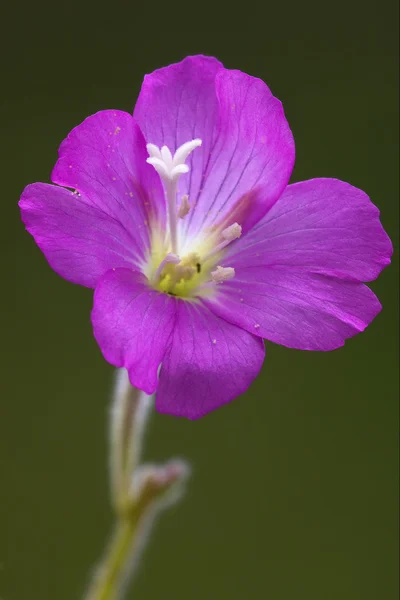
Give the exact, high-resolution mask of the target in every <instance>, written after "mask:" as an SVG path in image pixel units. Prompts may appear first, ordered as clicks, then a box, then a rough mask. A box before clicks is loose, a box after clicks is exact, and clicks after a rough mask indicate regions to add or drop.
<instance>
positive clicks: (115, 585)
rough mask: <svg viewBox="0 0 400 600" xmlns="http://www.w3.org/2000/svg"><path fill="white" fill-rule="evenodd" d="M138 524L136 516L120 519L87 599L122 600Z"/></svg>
mask: <svg viewBox="0 0 400 600" xmlns="http://www.w3.org/2000/svg"><path fill="white" fill-rule="evenodd" d="M137 525H138V522H137V519H136V517H135V516H127V517H122V518H121V519H120V520H119V522H118V523H117V525H116V528H115V531H114V533H113V536H112V538H111V542H110V544H109V547H108V549H107V551H106V555H105V557H104V559H103V561H102V563H101V564H100V566H99V567H98V571H97V573H96V574H95V577H94V579H93V582H92V584H91V586H90V588H89V592H88V594H87V596H86V600H120V598H121V592H122V588H123V587H124V584H125V578H126V573H127V570H128V565H129V563H130V562H131V561H132V560H133V555H134V552H135V538H136V533H137Z"/></svg>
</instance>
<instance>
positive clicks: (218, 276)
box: [211, 266, 235, 283]
mask: <svg viewBox="0 0 400 600" xmlns="http://www.w3.org/2000/svg"><path fill="white" fill-rule="evenodd" d="M211 277H212V280H213V281H214V282H215V283H223V282H224V281H229V279H233V278H234V277H235V269H234V268H233V267H220V266H218V267H217V268H216V270H215V271H211Z"/></svg>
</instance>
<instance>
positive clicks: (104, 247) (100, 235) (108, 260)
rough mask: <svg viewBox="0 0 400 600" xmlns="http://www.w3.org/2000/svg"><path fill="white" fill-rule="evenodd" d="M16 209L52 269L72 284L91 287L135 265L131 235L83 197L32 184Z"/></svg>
mask: <svg viewBox="0 0 400 600" xmlns="http://www.w3.org/2000/svg"><path fill="white" fill-rule="evenodd" d="M19 206H20V208H21V215H22V220H23V221H24V223H25V226H26V228H27V230H28V231H29V233H31V234H32V235H33V237H34V238H35V241H36V243H37V245H38V246H39V248H40V249H41V250H42V252H43V253H44V254H45V256H46V258H47V260H48V261H49V263H50V265H51V267H52V268H53V269H54V270H55V271H56V272H57V273H59V275H61V276H62V277H64V278H65V279H68V280H69V281H72V282H73V283H79V284H81V285H85V286H87V287H94V286H95V285H96V282H97V280H98V279H99V277H101V276H102V275H103V274H104V273H105V272H106V271H108V269H111V268H113V267H125V266H127V267H128V266H132V265H134V264H136V259H137V256H136V254H135V252H134V251H133V249H134V248H135V245H134V239H133V238H132V235H131V233H130V232H129V231H127V230H126V229H125V227H124V225H123V224H122V223H120V222H118V221H117V220H115V219H112V218H110V217H109V216H108V215H107V214H106V213H105V212H104V211H103V210H101V209H99V208H97V207H96V206H93V205H92V204H91V203H90V201H89V200H88V198H86V196H84V195H83V194H82V195H79V196H78V195H77V194H75V193H73V192H71V191H69V190H66V189H64V188H61V187H57V186H55V185H48V184H45V183H34V184H32V185H28V186H27V187H26V188H25V190H24V192H23V194H22V196H21V200H20V202H19Z"/></svg>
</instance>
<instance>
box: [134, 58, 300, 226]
mask: <svg viewBox="0 0 400 600" xmlns="http://www.w3.org/2000/svg"><path fill="white" fill-rule="evenodd" d="M134 116H135V119H137V121H138V123H139V125H140V127H141V129H142V131H143V133H144V135H145V138H146V141H147V142H149V143H152V144H156V145H157V146H159V147H161V146H163V145H166V146H168V147H169V148H170V150H171V151H173V152H174V151H175V150H176V149H177V148H178V147H179V146H180V145H181V144H183V143H185V142H187V141H188V140H192V139H195V138H200V139H202V141H203V144H202V146H201V148H196V150H195V151H194V152H193V153H192V154H191V156H190V157H189V159H188V165H189V166H190V169H191V170H190V173H189V174H188V175H183V176H182V177H181V179H180V181H179V192H180V194H181V195H186V194H188V196H189V202H190V205H191V206H192V207H193V208H192V209H191V211H190V213H189V215H188V216H187V217H186V218H185V219H184V220H183V221H181V223H180V226H181V228H182V229H183V230H184V231H186V232H187V233H188V235H190V237H193V236H195V235H197V234H198V233H199V231H200V229H202V228H203V227H206V228H208V227H211V226H212V225H213V224H215V223H223V224H225V226H228V225H230V224H231V222H233V221H235V220H236V221H238V220H239V219H240V224H241V225H242V226H243V228H244V231H246V230H247V229H248V228H249V227H250V226H251V225H253V224H254V223H255V222H257V221H258V220H259V219H260V218H261V217H262V216H263V215H264V214H265V212H266V211H267V210H268V208H269V207H270V206H272V204H274V202H275V201H276V200H277V199H278V198H279V195H280V194H281V193H282V190H283V189H284V188H285V186H286V185H287V182H288V180H289V177H290V174H291V171H292V168H293V163H294V142H293V137H292V134H291V132H290V129H289V126H288V124H287V121H286V119H285V116H284V113H283V110H282V105H281V103H280V102H279V101H278V100H277V99H276V98H274V97H273V96H272V94H271V92H270V90H269V89H268V87H267V86H266V85H265V83H263V82H262V81H261V80H259V79H257V78H255V77H250V76H249V75H246V74H245V73H241V72H240V71H230V70H227V69H224V68H223V66H222V65H221V63H219V62H218V61H217V60H216V59H213V58H209V57H204V56H191V57H188V58H186V59H185V60H183V61H182V62H180V63H178V64H175V65H171V66H169V67H166V68H163V69H159V70H157V71H155V72H154V73H152V74H151V75H147V76H146V77H145V80H144V83H143V86H142V89H141V92H140V96H139V99H138V102H137V104H136V107H135V112H134Z"/></svg>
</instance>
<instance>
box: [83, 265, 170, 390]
mask: <svg viewBox="0 0 400 600" xmlns="http://www.w3.org/2000/svg"><path fill="white" fill-rule="evenodd" d="M175 312H176V300H175V298H173V297H171V296H168V295H167V294H160V293H159V292H156V291H154V290H152V289H151V288H149V287H148V285H146V279H145V277H144V276H143V275H142V274H141V273H138V272H136V271H132V270H131V269H116V270H115V271H109V272H108V273H106V274H105V275H104V277H103V278H102V279H101V280H100V281H99V283H98V285H97V287H96V290H95V294H94V304H93V311H92V323H93V331H94V336H95V338H96V340H97V343H98V344H99V346H100V349H101V351H102V353H103V355H104V358H105V359H106V360H107V361H108V362H110V363H111V364H113V365H115V366H116V367H125V368H126V369H127V370H128V372H129V379H130V381H131V383H132V385H134V386H135V387H137V388H139V389H141V390H143V391H144V392H146V394H153V393H154V391H155V390H156V388H157V384H158V377H157V372H158V368H159V365H160V363H161V361H162V360H163V357H164V354H165V352H166V350H167V348H168V347H169V345H170V343H171V333H172V330H173V327H174V323H175Z"/></svg>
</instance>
